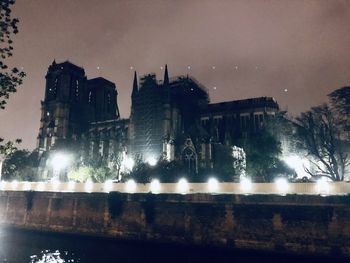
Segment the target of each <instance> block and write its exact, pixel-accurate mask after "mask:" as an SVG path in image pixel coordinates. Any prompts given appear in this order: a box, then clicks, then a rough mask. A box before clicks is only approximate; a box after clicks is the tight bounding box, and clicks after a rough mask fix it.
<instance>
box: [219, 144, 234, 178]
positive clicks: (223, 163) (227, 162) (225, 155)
mask: <svg viewBox="0 0 350 263" xmlns="http://www.w3.org/2000/svg"><path fill="white" fill-rule="evenodd" d="M213 153H214V156H213V157H214V167H213V173H214V174H215V176H216V178H218V180H220V181H225V182H229V181H233V180H234V177H235V176H239V172H238V171H236V170H235V167H234V157H233V153H232V147H230V146H226V145H222V144H216V145H215V147H214V151H213Z"/></svg>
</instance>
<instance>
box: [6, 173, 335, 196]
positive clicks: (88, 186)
mask: <svg viewBox="0 0 350 263" xmlns="http://www.w3.org/2000/svg"><path fill="white" fill-rule="evenodd" d="M3 185H4V184H3V182H0V189H3ZM18 185H19V183H18V181H12V182H11V188H12V189H13V190H16V189H18ZM51 185H52V189H54V190H58V189H59V186H60V182H59V181H58V180H53V181H51ZM275 185H276V189H277V191H278V193H279V194H281V195H283V194H286V193H287V192H288V189H289V183H288V181H287V179H285V178H278V179H276V181H275ZM93 186H94V184H93V182H92V181H91V180H88V181H87V182H85V184H84V188H85V191H86V192H92V190H93ZM207 186H208V190H209V192H213V193H215V192H217V191H218V190H219V181H218V180H217V179H216V178H210V179H209V180H208V182H207ZM252 186H253V184H252V181H251V180H250V179H249V178H248V177H243V178H242V179H241V180H240V190H241V191H242V192H244V193H252ZM75 187H76V183H75V182H73V181H70V182H68V190H69V191H73V190H74V189H75ZM316 187H317V191H318V192H319V193H321V194H322V195H327V194H329V192H330V184H329V182H328V181H326V180H325V179H324V178H321V179H319V180H318V181H317V184H316ZM22 189H23V190H30V189H31V183H30V182H25V183H24V184H23V185H22ZM103 189H104V191H105V192H110V191H111V190H112V189H113V181H111V180H108V181H106V182H105V183H104V187H103ZM36 190H37V191H43V190H45V183H44V182H38V183H37V185H36ZM125 190H126V191H127V192H129V193H133V192H136V190H137V184H136V182H135V181H134V180H133V179H130V180H128V181H127V182H126V183H125ZM189 190H190V189H189V183H188V181H187V180H186V179H185V178H181V179H180V180H179V181H178V183H177V192H179V193H187V192H188V191H189ZM150 191H151V192H152V193H159V192H160V191H161V183H160V181H159V180H158V179H153V180H152V181H151V183H150Z"/></svg>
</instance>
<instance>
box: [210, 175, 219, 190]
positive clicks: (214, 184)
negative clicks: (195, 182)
mask: <svg viewBox="0 0 350 263" xmlns="http://www.w3.org/2000/svg"><path fill="white" fill-rule="evenodd" d="M208 189H209V191H210V192H215V191H217V190H218V189H219V182H218V180H217V179H216V178H209V180H208Z"/></svg>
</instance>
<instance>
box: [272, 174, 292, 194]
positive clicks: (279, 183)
mask: <svg viewBox="0 0 350 263" xmlns="http://www.w3.org/2000/svg"><path fill="white" fill-rule="evenodd" d="M275 184H276V187H277V190H278V191H279V192H281V193H285V192H286V191H287V190H288V187H289V185H288V181H287V179H286V178H278V179H276V181H275Z"/></svg>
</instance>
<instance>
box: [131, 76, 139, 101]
mask: <svg viewBox="0 0 350 263" xmlns="http://www.w3.org/2000/svg"><path fill="white" fill-rule="evenodd" d="M138 90H139V89H138V85H137V73H136V70H135V73H134V83H133V86H132V93H131V96H132V97H133V96H135V95H136V93H137V92H138Z"/></svg>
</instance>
